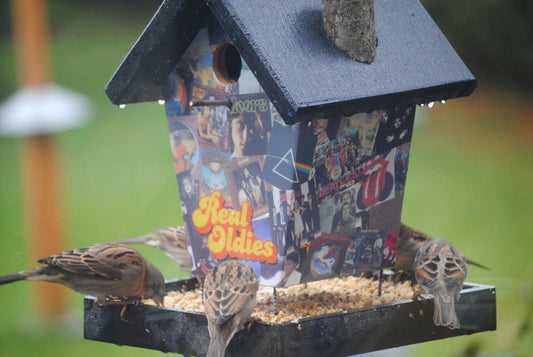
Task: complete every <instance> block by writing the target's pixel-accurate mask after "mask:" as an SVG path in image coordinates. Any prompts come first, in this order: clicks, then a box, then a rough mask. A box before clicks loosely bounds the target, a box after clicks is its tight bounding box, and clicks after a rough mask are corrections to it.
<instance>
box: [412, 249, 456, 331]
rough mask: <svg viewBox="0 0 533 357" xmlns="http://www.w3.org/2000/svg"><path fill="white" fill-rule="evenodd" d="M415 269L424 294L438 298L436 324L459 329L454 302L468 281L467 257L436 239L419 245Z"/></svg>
mask: <svg viewBox="0 0 533 357" xmlns="http://www.w3.org/2000/svg"><path fill="white" fill-rule="evenodd" d="M413 268H414V271H415V276H416V280H417V282H418V284H419V285H420V287H421V288H422V291H423V292H425V293H430V294H432V295H433V296H434V297H435V312H434V314H433V322H434V323H435V325H437V326H446V327H448V328H451V329H455V328H459V327H460V325H459V320H458V319H457V315H456V314H455V299H456V298H457V296H458V295H459V292H460V291H461V289H462V288H463V282H464V281H465V278H466V257H465V255H464V254H463V253H462V252H461V251H459V250H457V249H455V248H453V247H452V246H450V245H449V244H448V243H447V242H445V241H443V240H440V239H434V240H430V241H428V242H426V243H424V244H422V245H421V246H420V248H419V249H418V253H417V254H416V257H415V260H414V265H413Z"/></svg>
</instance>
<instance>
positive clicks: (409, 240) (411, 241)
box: [394, 222, 489, 275]
mask: <svg viewBox="0 0 533 357" xmlns="http://www.w3.org/2000/svg"><path fill="white" fill-rule="evenodd" d="M398 238H399V239H398V250H397V253H396V264H395V265H394V269H395V270H397V271H398V270H402V271H403V272H405V273H406V274H410V275H412V274H413V273H414V271H413V261H414V260H415V256H416V253H417V252H418V249H419V248H420V247H421V246H422V245H423V244H424V243H426V242H428V241H431V240H432V239H433V238H432V237H431V236H430V235H428V234H426V233H423V232H421V231H419V230H416V229H413V228H411V227H409V226H407V225H406V224H404V223H403V222H400V233H399V234H398ZM466 262H467V263H468V264H469V265H474V266H476V267H478V268H482V269H486V270H488V269H489V268H487V267H485V266H483V265H481V264H479V263H476V262H474V261H472V260H469V259H467V260H466Z"/></svg>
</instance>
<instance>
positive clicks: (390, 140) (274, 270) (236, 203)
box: [166, 25, 415, 287]
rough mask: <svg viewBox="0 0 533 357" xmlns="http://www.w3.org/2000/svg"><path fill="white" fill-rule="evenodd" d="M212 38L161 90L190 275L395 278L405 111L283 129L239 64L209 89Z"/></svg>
mask: <svg viewBox="0 0 533 357" xmlns="http://www.w3.org/2000/svg"><path fill="white" fill-rule="evenodd" d="M222 34H223V32H222V31H221V30H220V29H219V28H218V27H217V26H213V25H212V26H211V27H210V26H208V27H207V28H206V29H203V30H201V31H200V33H199V34H198V36H197V37H196V39H195V40H194V41H193V42H192V44H191V46H190V47H189V49H188V50H187V52H186V53H185V55H184V56H183V57H182V59H181V60H180V62H179V63H178V65H177V66H176V68H175V70H174V71H173V72H172V74H171V76H170V78H169V80H168V84H169V85H168V86H167V88H168V93H167V99H166V112H167V119H168V128H169V136H170V144H171V145H170V146H171V152H172V158H173V162H174V169H175V173H176V177H177V181H178V189H179V194H180V202H181V210H182V214H183V219H184V224H185V227H186V230H187V235H188V242H189V253H190V254H189V255H190V258H191V263H192V266H193V271H192V273H193V274H194V275H204V274H205V273H206V272H207V271H209V270H210V269H211V268H212V267H214V266H215V265H216V264H217V259H215V258H214V256H217V257H223V256H224V257H227V259H229V258H238V259H243V260H245V261H246V263H247V264H248V265H250V266H251V267H252V268H253V269H254V270H255V271H256V273H257V275H258V276H259V277H260V283H261V284H264V285H269V286H280V287H282V286H290V285H293V284H298V283H304V282H308V281H313V280H320V279H325V278H329V277H333V276H337V275H345V274H358V273H361V272H365V271H376V270H379V269H381V268H386V267H391V266H393V265H394V262H395V254H396V245H397V237H396V236H395V234H394V233H393V231H394V230H395V228H396V227H399V221H400V214H401V206H402V200H403V192H404V188H405V180H406V173H407V165H408V161H409V149H410V141H411V134H412V128H413V120H414V110H415V108H414V107H404V108H399V107H392V108H389V109H386V110H377V111H374V112H372V113H361V114H355V115H352V116H349V117H334V118H324V119H315V120H312V121H310V122H305V123H298V124H294V125H291V126H288V125H285V123H284V122H283V120H282V118H281V117H280V116H279V114H278V113H277V111H276V110H275V108H274V106H273V105H272V103H271V102H270V100H269V99H268V97H267V95H266V94H265V93H264V92H263V91H262V89H261V87H260V86H259V84H258V83H257V81H256V79H255V77H254V76H253V75H252V74H251V71H250V70H249V69H248V68H247V67H246V64H245V63H244V61H243V68H242V71H241V76H240V78H239V80H238V81H237V82H236V83H235V84H233V85H225V84H222V83H221V82H220V81H219V80H218V79H217V76H216V75H215V72H214V70H213V64H212V62H213V52H214V51H215V49H216V46H217V45H218V44H220V43H223V42H225V41H228V40H227V39H225V38H224V37H223V35H222ZM191 100H230V101H231V103H232V105H231V108H230V107H228V106H223V105H220V106H198V107H191V106H190V101H191ZM200 227H202V229H200ZM204 227H208V228H206V229H210V230H209V231H206V232H204V233H200V232H201V231H202V232H203V229H204Z"/></svg>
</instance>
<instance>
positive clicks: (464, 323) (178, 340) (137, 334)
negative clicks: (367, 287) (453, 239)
mask: <svg viewBox="0 0 533 357" xmlns="http://www.w3.org/2000/svg"><path fill="white" fill-rule="evenodd" d="M195 285H196V279H191V278H186V279H180V280H175V281H170V282H167V291H171V290H178V291H180V290H181V288H182V287H183V286H186V287H187V288H188V289H193V288H194V286H195ZM120 310H121V306H103V307H95V305H94V299H93V298H89V297H87V298H85V318H84V337H85V338H86V339H88V340H95V341H102V342H110V343H115V344H117V345H128V346H134V347H142V348H149V349H154V350H160V351H163V352H175V353H180V354H183V355H185V356H203V355H205V353H206V350H207V346H208V344H209V333H208V331H207V319H206V317H205V315H204V314H202V313H197V312H191V311H183V310H177V309H173V308H164V307H156V306H152V305H143V304H139V305H131V306H129V307H128V310H127V312H126V319H127V321H122V320H121V319H120V316H119V315H120ZM456 312H457V316H458V318H459V321H460V322H461V328H460V329H455V330H450V329H448V328H445V327H437V326H435V325H434V324H433V298H429V299H426V300H425V302H422V301H413V300H404V301H399V302H395V303H390V304H383V305H376V306H371V307H367V308H362V309H357V310H351V311H346V312H338V313H333V314H327V315H323V316H316V317H309V318H302V319H300V320H298V321H294V322H285V323H280V324H277V323H267V322H263V321H255V322H254V323H253V324H251V326H250V327H249V328H248V329H245V330H242V331H240V332H238V333H237V334H235V336H234V337H233V339H232V341H231V342H230V344H229V345H228V347H227V349H226V356H325V355H327V356H331V357H333V356H347V355H353V354H358V353H364V352H371V351H377V350H383V349H387V348H392V347H400V346H405V345H410V344H413V343H420V342H426V341H432V340H438V339H442V338H448V337H454V336H460V335H469V334H473V333H477V332H482V331H490V330H495V329H496V288H495V287H493V286H487V285H479V284H473V283H465V284H464V288H463V290H462V291H461V294H460V298H459V302H458V303H457V304H456Z"/></svg>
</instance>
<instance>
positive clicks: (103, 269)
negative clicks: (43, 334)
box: [0, 243, 166, 320]
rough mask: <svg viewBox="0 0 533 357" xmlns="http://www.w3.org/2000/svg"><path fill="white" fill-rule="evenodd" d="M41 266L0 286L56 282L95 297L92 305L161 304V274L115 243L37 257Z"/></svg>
mask: <svg viewBox="0 0 533 357" xmlns="http://www.w3.org/2000/svg"><path fill="white" fill-rule="evenodd" d="M37 262H38V263H41V264H45V265H44V266H41V267H38V268H35V269H32V270H25V271H20V272H18V273H12V274H6V275H0V285H1V284H7V283H11V282H14V281H18V280H39V281H48V282H51V283H59V284H63V285H64V286H66V287H68V288H71V289H72V290H74V291H76V292H78V293H81V294H85V295H92V296H94V297H96V302H95V304H102V305H105V304H119V305H123V306H124V307H123V309H122V311H121V313H120V317H121V318H122V319H123V320H124V313H125V312H126V306H127V304H129V303H132V302H139V301H140V300H141V299H142V298H153V299H154V301H155V302H156V304H158V305H162V304H163V297H164V296H165V294H166V293H165V281H164V279H163V275H162V274H161V272H160V271H159V270H158V269H157V268H156V267H155V266H154V265H152V264H151V263H150V262H148V261H147V260H146V259H144V258H143V257H142V256H141V255H140V254H139V253H138V252H137V251H136V250H135V249H133V248H131V247H128V246H127V245H123V244H118V243H99V244H95V245H92V246H90V247H87V248H79V249H73V250H70V251H67V252H62V253H59V254H56V255H51V256H49V257H44V258H40V259H38V260H37Z"/></svg>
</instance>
